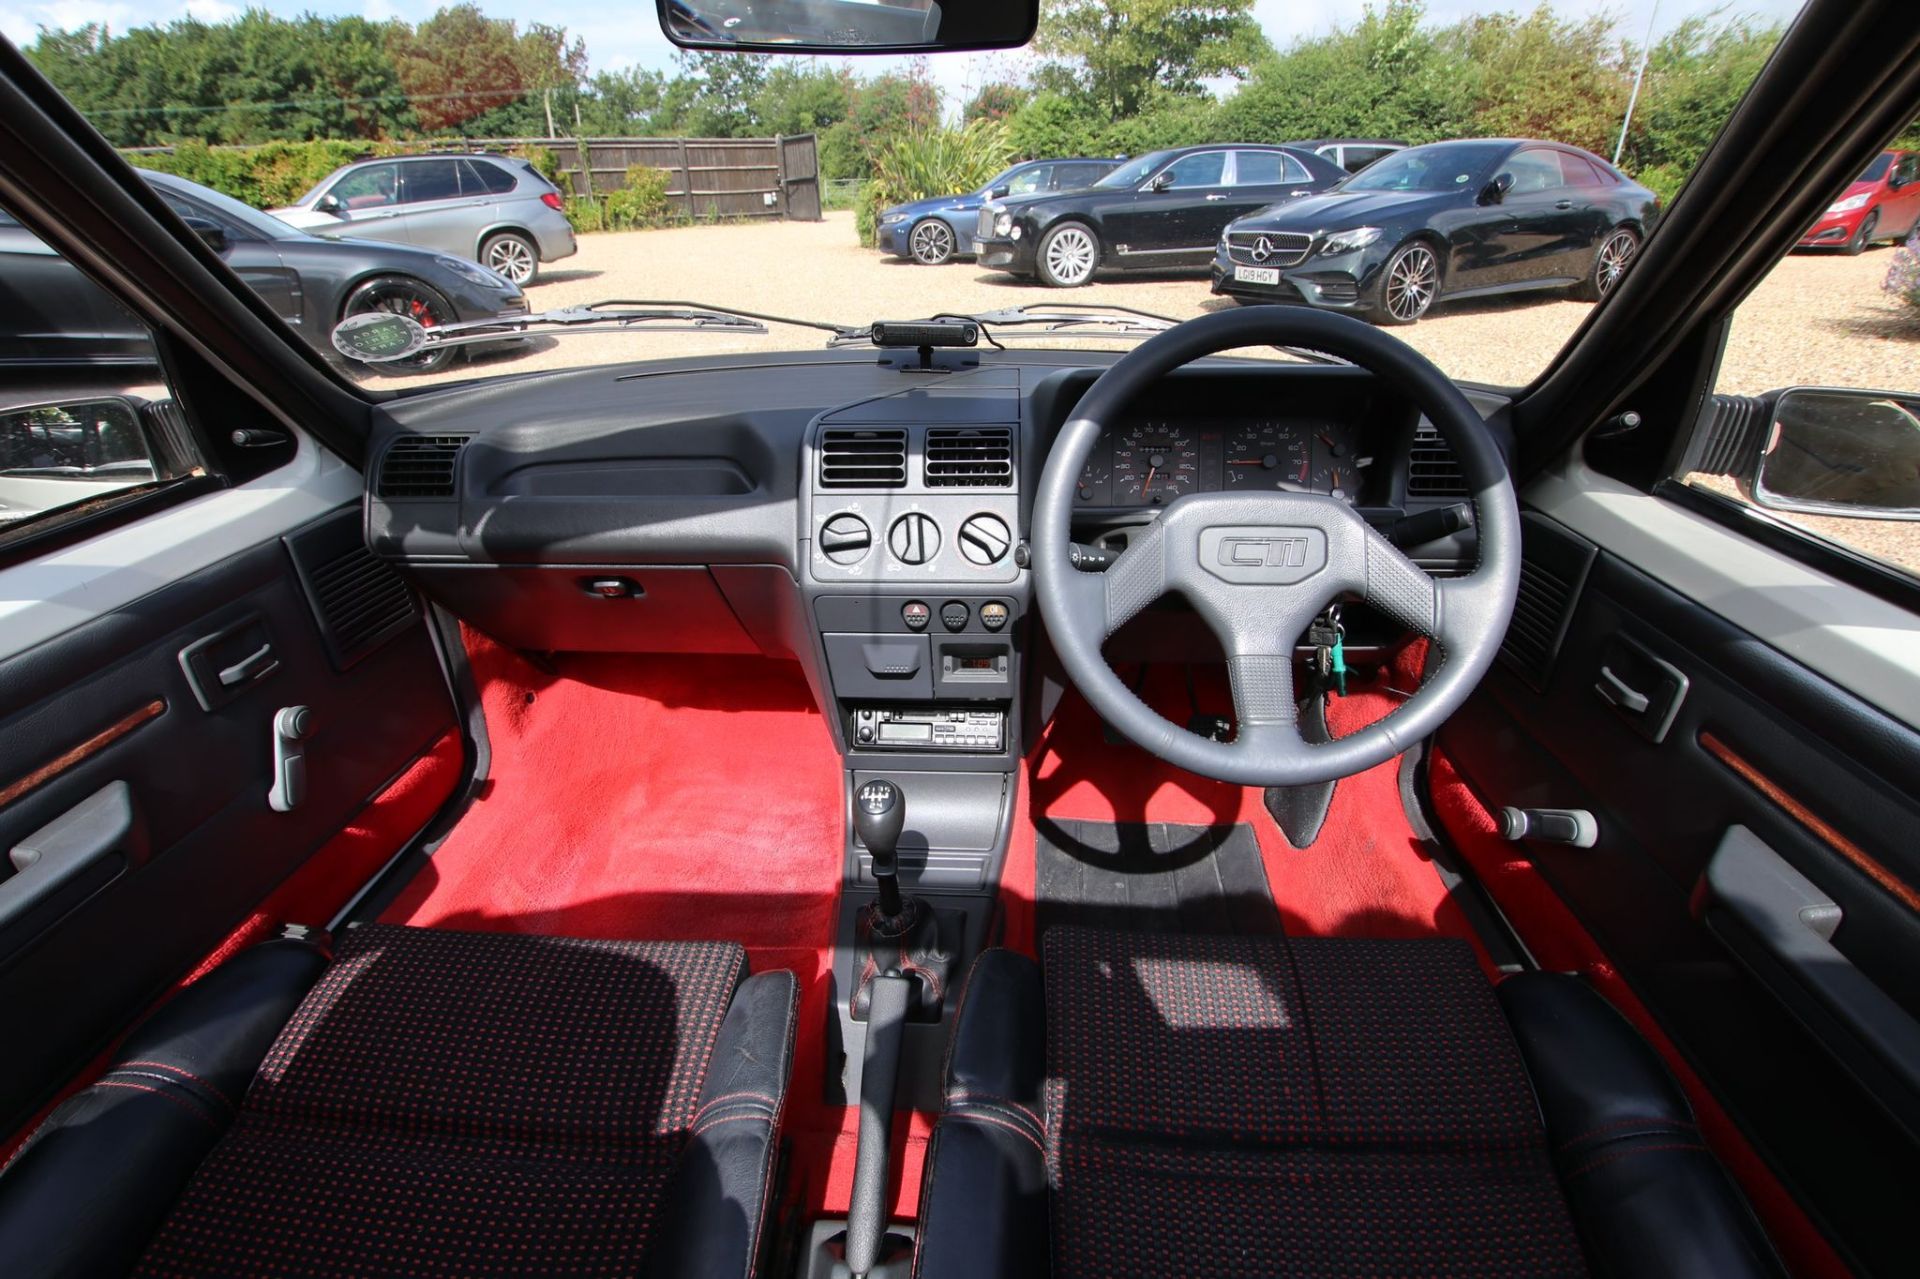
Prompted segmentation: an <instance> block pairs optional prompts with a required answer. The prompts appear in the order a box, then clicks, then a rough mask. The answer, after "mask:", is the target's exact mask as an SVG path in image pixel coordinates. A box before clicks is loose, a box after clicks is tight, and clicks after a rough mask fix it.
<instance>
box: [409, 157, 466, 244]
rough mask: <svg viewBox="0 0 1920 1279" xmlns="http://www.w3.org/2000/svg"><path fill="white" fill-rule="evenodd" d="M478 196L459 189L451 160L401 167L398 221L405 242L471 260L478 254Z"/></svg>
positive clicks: (456, 170) (415, 162)
mask: <svg viewBox="0 0 1920 1279" xmlns="http://www.w3.org/2000/svg"><path fill="white" fill-rule="evenodd" d="M480 198H481V196H480V194H478V193H474V192H467V193H465V194H463V193H462V192H461V190H460V171H459V166H458V165H457V164H455V162H454V161H452V160H416V161H413V162H411V163H409V164H403V165H401V166H400V221H401V223H402V225H404V226H405V228H406V233H407V240H408V242H409V243H411V244H416V245H418V246H419V247H421V248H423V249H437V250H439V251H440V252H442V253H452V254H455V255H457V256H459V257H463V258H470V257H473V256H474V254H475V253H476V252H478V244H479V241H478V228H479V225H480V221H481V214H480V208H479V204H480Z"/></svg>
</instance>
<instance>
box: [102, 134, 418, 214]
mask: <svg viewBox="0 0 1920 1279" xmlns="http://www.w3.org/2000/svg"><path fill="white" fill-rule="evenodd" d="M401 150H404V148H402V147H397V146H395V145H393V144H392V143H365V142H267V143H263V144H262V145H260V146H257V147H210V146H208V145H207V144H206V143H204V142H183V143H181V144H180V145H179V146H177V147H175V148H174V149H173V151H172V152H170V153H167V152H154V153H147V154H138V155H130V156H128V157H127V158H128V160H130V161H131V162H132V163H133V164H135V165H137V166H139V167H140V168H143V169H156V170H158V171H159V172H161V173H171V174H175V175H176V176H178V177H182V178H185V179H187V180H188V181H189V182H198V183H199V184H200V185H201V186H205V187H212V188H213V189H214V190H215V191H219V192H221V193H223V194H225V195H230V196H232V197H233V198H234V199H236V200H240V201H242V202H244V203H246V204H251V205H252V206H254V207H255V208H256V209H273V208H278V207H280V206H281V205H286V204H292V203H293V202H294V201H295V200H297V199H299V198H300V197H301V196H303V195H305V194H306V193H307V192H308V191H309V190H311V189H312V188H313V186H314V184H315V183H317V182H319V181H320V179H322V178H324V177H326V176H327V175H328V174H329V173H332V172H333V171H334V170H335V169H337V168H339V167H340V166H341V165H343V164H348V163H350V162H352V161H354V160H358V159H362V158H364V157H366V156H370V155H393V154H395V153H397V152H399V151H401Z"/></svg>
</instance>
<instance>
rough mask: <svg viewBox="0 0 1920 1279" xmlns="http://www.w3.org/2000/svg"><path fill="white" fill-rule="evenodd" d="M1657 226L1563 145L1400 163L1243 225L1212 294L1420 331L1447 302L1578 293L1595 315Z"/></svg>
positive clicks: (1497, 142) (1228, 244)
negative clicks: (1418, 324)
mask: <svg viewBox="0 0 1920 1279" xmlns="http://www.w3.org/2000/svg"><path fill="white" fill-rule="evenodd" d="M1659 214H1660V204H1659V200H1658V198H1657V197H1656V196H1655V195H1654V194H1653V192H1651V191H1649V190H1647V189H1646V188H1645V187H1643V186H1640V185H1639V184H1637V183H1635V182H1632V181H1630V180H1629V179H1628V178H1626V177H1624V176H1623V175H1622V174H1621V173H1620V171H1619V170H1617V169H1615V168H1614V167H1613V166H1612V165H1610V164H1608V163H1607V162H1606V161H1604V160H1602V159H1601V158H1600V157H1598V156H1596V155H1592V154H1590V153H1589V152H1586V151H1582V150H1580V149H1579V148H1578V147H1570V146H1563V145H1561V144H1560V143H1557V142H1535V141H1523V140H1515V139H1511V138H1503V139H1476V140H1473V141H1463V142H1436V143H1433V144H1431V145H1429V146H1423V147H1413V148H1411V149H1409V150H1406V151H1399V152H1396V153H1394V154H1393V155H1390V156H1387V157H1386V158H1385V159H1383V160H1380V161H1379V162H1377V163H1375V164H1373V165H1372V166H1370V167H1369V168H1367V169H1366V170H1365V171H1364V172H1361V173H1356V174H1354V175H1353V176H1352V177H1350V178H1348V179H1347V180H1346V181H1345V182H1342V183H1341V184H1340V185H1339V186H1337V187H1335V188H1334V189H1333V190H1331V191H1328V192H1325V193H1323V194H1320V195H1315V196H1309V197H1307V198H1305V199H1301V200H1292V201H1288V202H1286V203H1284V204H1279V205H1275V206H1274V207H1272V208H1267V209H1261V210H1260V211H1258V212H1256V213H1253V214H1250V215H1248V216H1246V217H1243V218H1240V219H1238V220H1236V221H1234V222H1233V223H1231V224H1229V225H1228V227H1227V228H1226V232H1225V233H1224V234H1223V235H1222V236H1221V237H1220V243H1219V244H1218V245H1217V246H1216V247H1215V250H1214V260H1213V291H1214V292H1215V293H1223V294H1226V295H1228V296H1230V297H1233V298H1236V299H1238V300H1240V301H1243V302H1304V303H1306V304H1308V305H1309V306H1315V307H1323V308H1326V309H1328V310H1338V311H1351V312H1356V313H1358V314H1360V315H1363V316H1365V317H1366V318H1367V319H1369V320H1372V321H1373V322H1374V323H1376V324H1412V323H1414V322H1415V321H1416V320H1418V319H1419V318H1420V317H1421V316H1423V315H1425V314H1426V313H1427V311H1428V309H1429V308H1431V307H1432V306H1433V304H1434V303H1435V302H1438V301H1441V300H1442V299H1449V300H1450V299H1456V298H1465V297H1483V296H1487V295H1491V294H1497V293H1519V292H1525V291H1531V290H1536V289H1570V290H1572V291H1573V293H1574V295H1575V296H1577V297H1581V298H1585V299H1587V300H1589V301H1598V300H1599V299H1600V297H1601V296H1602V295H1604V294H1605V293H1606V292H1607V291H1608V290H1609V289H1611V288H1612V287H1613V286H1614V284H1616V283H1617V282H1618V281H1619V279H1620V277H1621V276H1622V275H1624V274H1625V273H1626V270H1627V267H1628V265H1629V264H1631V263H1632V261H1633V259H1634V256H1635V255H1636V254H1637V253H1639V251H1640V245H1641V242H1642V241H1643V240H1644V239H1645V238H1646V236H1647V233H1648V232H1649V231H1650V230H1652V228H1653V225H1654V222H1655V221H1656V220H1657V219H1658V217H1659Z"/></svg>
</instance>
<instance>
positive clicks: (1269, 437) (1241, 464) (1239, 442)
mask: <svg viewBox="0 0 1920 1279" xmlns="http://www.w3.org/2000/svg"><path fill="white" fill-rule="evenodd" d="M1227 487H1228V488H1229V489H1239V490H1256V491H1257V490H1261V489H1292V490H1294V491H1296V492H1300V491H1306V490H1311V489H1312V488H1313V487H1314V485H1313V440H1312V437H1310V436H1309V435H1307V434H1306V432H1304V431H1301V430H1298V429H1296V428H1294V427H1291V426H1289V425H1287V424H1286V423H1284V422H1248V423H1245V424H1244V425H1241V426H1238V427H1235V428H1234V430H1233V432H1232V434H1230V435H1228V436H1227Z"/></svg>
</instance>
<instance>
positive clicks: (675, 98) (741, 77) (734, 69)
mask: <svg viewBox="0 0 1920 1279" xmlns="http://www.w3.org/2000/svg"><path fill="white" fill-rule="evenodd" d="M677 61H678V63H679V66H680V74H679V75H677V76H675V77H674V78H673V80H672V81H671V82H670V83H669V84H668V86H667V96H666V102H665V104H664V105H665V106H666V108H667V115H668V116H669V117H670V118H671V119H672V120H673V122H674V124H675V125H676V126H677V131H678V132H683V133H685V134H687V135H688V136H690V137H696V138H744V137H750V136H752V134H753V133H754V132H755V131H756V130H755V127H754V125H755V121H754V114H753V102H754V99H755V98H756V97H758V96H759V94H760V92H761V90H763V89H764V88H765V87H766V83H767V68H766V61H767V60H766V59H765V58H762V57H756V56H755V55H753V54H745V53H682V54H680V55H679V57H678V59H677Z"/></svg>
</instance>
